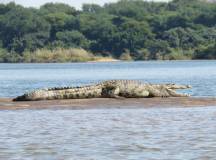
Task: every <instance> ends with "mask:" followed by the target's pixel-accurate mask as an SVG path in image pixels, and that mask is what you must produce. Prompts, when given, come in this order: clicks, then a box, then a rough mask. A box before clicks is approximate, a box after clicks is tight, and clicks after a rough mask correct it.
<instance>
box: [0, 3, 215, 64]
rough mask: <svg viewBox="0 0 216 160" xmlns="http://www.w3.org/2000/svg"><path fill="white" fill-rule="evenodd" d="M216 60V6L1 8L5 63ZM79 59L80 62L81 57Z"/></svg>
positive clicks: (2, 59)
mask: <svg viewBox="0 0 216 160" xmlns="http://www.w3.org/2000/svg"><path fill="white" fill-rule="evenodd" d="M94 56H109V57H114V58H117V59H123V60H150V59H154V60H157V59H160V60H168V59H169V60H174V59H216V3H209V2H205V1H204V0H190V1H189V0H173V1H172V2H169V3H164V2H146V1H142V0H121V1H119V2H117V3H110V4H105V5H104V6H103V7H102V6H99V5H95V4H84V5H83V8H82V10H76V9H75V8H73V7H71V6H69V5H66V4H61V3H47V4H45V5H43V6H41V7H40V8H39V9H36V8H24V7H22V6H20V5H16V4H15V3H8V4H0V62H43V61H48V62H69V61H86V60H91V59H94V58H93V57H94ZM76 57H78V59H77V58H76Z"/></svg>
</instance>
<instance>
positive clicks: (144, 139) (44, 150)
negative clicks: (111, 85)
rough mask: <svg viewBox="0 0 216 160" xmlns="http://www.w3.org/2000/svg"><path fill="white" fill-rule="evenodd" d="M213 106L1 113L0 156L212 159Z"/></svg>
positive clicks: (215, 143) (215, 151) (215, 137)
mask: <svg viewBox="0 0 216 160" xmlns="http://www.w3.org/2000/svg"><path fill="white" fill-rule="evenodd" d="M215 121H216V108H214V107H209V108H168V109H167V108H160V109H159V108H158V109H156V108H155V109H136V110H133V109H131V110H128V109H125V110H124V109H121V110H120V109H111V110H22V111H0V131H1V132H0V159H17V160H20V159H43V160H46V159H47V160H55V159H56V160H59V159H64V160H71V159H72V160H74V159H75V160H76V159H78V160H79V159H82V160H101V159H103V160H110V159H118V160H125V159H130V160H142V159H152V160H156V159H157V160H159V159H160V160H161V159H164V160H167V159H170V160H171V159H172V160H183V159H191V160H192V159H196V160H204V159H215V157H216V134H215V131H216V130H215V129H216V123H215Z"/></svg>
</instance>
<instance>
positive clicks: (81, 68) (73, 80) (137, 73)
mask: <svg viewBox="0 0 216 160" xmlns="http://www.w3.org/2000/svg"><path fill="white" fill-rule="evenodd" d="M107 79H138V80H142V81H146V82H151V83H182V84H190V85H192V86H193V88H192V89H191V90H189V91H186V92H189V93H190V94H191V95H193V96H216V92H215V90H216V84H215V79H216V61H148V62H115V63H72V64H71V63H67V64H0V91H1V92H0V97H15V96H17V95H20V94H23V92H25V91H29V90H33V89H36V88H44V87H54V86H75V85H83V84H89V83H94V82H98V81H101V80H107Z"/></svg>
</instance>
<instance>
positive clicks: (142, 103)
mask: <svg viewBox="0 0 216 160" xmlns="http://www.w3.org/2000/svg"><path fill="white" fill-rule="evenodd" d="M208 106H215V107H216V98H192V97H190V98H140V99H136V98H131V99H111V98H106V99H105V98H98V99H69V100H49V101H23V102H13V101H12V99H9V98H0V110H18V109H111V108H127V109H128V108H152V107H158V108H159V107H208Z"/></svg>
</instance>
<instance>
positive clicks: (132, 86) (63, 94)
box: [13, 80, 191, 101]
mask: <svg viewBox="0 0 216 160" xmlns="http://www.w3.org/2000/svg"><path fill="white" fill-rule="evenodd" d="M188 88H191V86H190V85H178V84H150V83H144V82H141V81H136V80H107V81H103V82H101V83H98V84H94V85H87V86H81V87H59V88H48V89H38V90H35V91H32V92H29V93H25V94H24V95H21V96H18V97H16V98H14V99H13V100H14V101H36V100H54V99H84V98H121V97H122V98H148V97H188V96H190V95H189V94H183V93H177V92H176V91H175V90H176V89H188Z"/></svg>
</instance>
